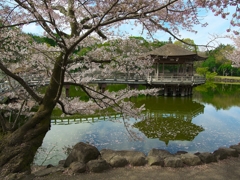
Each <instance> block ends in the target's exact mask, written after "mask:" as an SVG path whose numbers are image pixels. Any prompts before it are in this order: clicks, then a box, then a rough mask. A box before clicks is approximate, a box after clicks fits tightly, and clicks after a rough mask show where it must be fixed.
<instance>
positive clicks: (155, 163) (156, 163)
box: [147, 156, 164, 167]
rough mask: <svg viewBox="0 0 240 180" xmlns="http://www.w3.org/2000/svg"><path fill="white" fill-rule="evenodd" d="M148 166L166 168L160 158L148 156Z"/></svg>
mask: <svg viewBox="0 0 240 180" xmlns="http://www.w3.org/2000/svg"><path fill="white" fill-rule="evenodd" d="M147 161H148V165H150V166H162V167H163V166H164V161H163V159H162V158H160V157H158V156H147Z"/></svg>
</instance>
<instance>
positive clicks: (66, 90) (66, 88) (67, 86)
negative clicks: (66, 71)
mask: <svg viewBox="0 0 240 180" xmlns="http://www.w3.org/2000/svg"><path fill="white" fill-rule="evenodd" d="M69 89H70V85H65V95H66V97H69Z"/></svg>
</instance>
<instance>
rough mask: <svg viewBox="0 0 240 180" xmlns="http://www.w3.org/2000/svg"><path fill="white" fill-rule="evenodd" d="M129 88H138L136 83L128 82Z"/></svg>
mask: <svg viewBox="0 0 240 180" xmlns="http://www.w3.org/2000/svg"><path fill="white" fill-rule="evenodd" d="M128 86H129V87H130V89H138V84H129V85H128Z"/></svg>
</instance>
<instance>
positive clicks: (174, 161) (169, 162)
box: [164, 157, 183, 168]
mask: <svg viewBox="0 0 240 180" xmlns="http://www.w3.org/2000/svg"><path fill="white" fill-rule="evenodd" d="M164 166H165V167H173V168H178V167H183V162H182V160H181V159H180V158H179V157H166V158H165V159H164Z"/></svg>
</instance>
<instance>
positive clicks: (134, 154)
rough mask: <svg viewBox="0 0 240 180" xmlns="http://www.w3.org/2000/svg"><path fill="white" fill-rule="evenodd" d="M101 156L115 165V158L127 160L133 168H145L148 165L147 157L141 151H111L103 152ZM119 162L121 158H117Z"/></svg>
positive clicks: (104, 150)
mask: <svg viewBox="0 0 240 180" xmlns="http://www.w3.org/2000/svg"><path fill="white" fill-rule="evenodd" d="M100 153H101V156H102V158H103V159H105V160H106V161H107V162H108V163H109V164H111V165H114V162H113V159H114V157H116V156H117V157H122V158H124V159H126V160H127V162H128V163H129V164H131V165H133V166H143V165H145V164H146V163H147V161H146V156H145V154H144V153H142V152H139V151H113V150H110V149H103V150H101V152H100ZM116 160H119V158H116Z"/></svg>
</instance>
